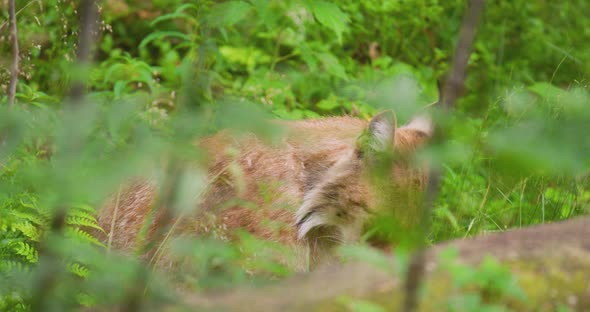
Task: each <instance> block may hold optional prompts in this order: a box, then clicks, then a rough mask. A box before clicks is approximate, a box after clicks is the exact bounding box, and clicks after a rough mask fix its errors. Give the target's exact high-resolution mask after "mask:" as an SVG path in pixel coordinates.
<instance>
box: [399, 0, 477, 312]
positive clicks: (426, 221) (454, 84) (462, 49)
mask: <svg viewBox="0 0 590 312" xmlns="http://www.w3.org/2000/svg"><path fill="white" fill-rule="evenodd" d="M483 7H484V0H472V1H471V4H470V5H469V7H468V9H467V12H466V14H465V18H464V19H463V24H462V26H461V31H460V33H459V42H458V43H457V47H456V49H455V54H454V57H453V63H452V67H451V71H450V73H449V75H448V76H447V79H446V81H445V84H444V87H443V89H442V94H441V95H440V99H439V103H441V104H442V107H443V109H445V110H447V111H449V110H451V108H452V107H453V104H454V103H455V100H456V99H457V98H458V97H459V95H460V94H461V91H462V89H463V87H464V84H465V77H466V75H467V63H468V61H469V56H470V55H471V48H472V46H473V40H474V38H475V30H476V27H477V24H478V21H479V18H480V15H481V12H482V11H483ZM444 137H445V134H444V132H443V131H442V129H440V128H439V129H437V131H436V132H435V137H434V140H433V141H434V143H435V144H436V143H440V142H443V139H444ZM440 177H441V172H440V168H439V166H438V165H436V164H432V168H431V170H430V172H429V174H428V179H429V180H428V181H429V182H428V185H427V187H426V194H425V197H426V198H425V200H424V206H423V207H424V208H423V209H422V213H423V214H422V222H421V229H420V230H421V232H422V235H423V236H424V237H425V236H426V235H427V233H428V232H429V231H430V216H431V213H432V209H433V207H434V203H435V200H436V197H437V195H438V191H439V188H440ZM424 241H425V239H423V240H422V241H420V244H422V245H423V244H424ZM424 253H425V251H424V246H421V248H419V249H418V250H417V251H416V253H415V254H414V256H413V257H412V260H411V261H410V266H409V268H408V273H407V276H406V281H405V282H406V284H405V290H406V296H405V301H404V311H408V312H409V311H415V310H416V308H417V304H418V299H417V298H418V289H419V287H420V284H421V282H422V279H423V276H424V266H425V259H426V258H425V255H424Z"/></svg>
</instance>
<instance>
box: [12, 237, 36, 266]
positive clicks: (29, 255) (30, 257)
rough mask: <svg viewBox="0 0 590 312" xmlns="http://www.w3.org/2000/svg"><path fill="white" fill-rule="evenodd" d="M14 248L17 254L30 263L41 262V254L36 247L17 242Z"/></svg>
mask: <svg viewBox="0 0 590 312" xmlns="http://www.w3.org/2000/svg"><path fill="white" fill-rule="evenodd" d="M13 246H14V247H13V248H14V251H15V253H16V254H17V255H20V256H23V257H24V258H25V259H27V261H28V262H29V263H37V262H38V261H39V253H38V252H37V248H35V247H34V246H31V245H30V244H28V243H25V242H17V243H16V244H14V245H13Z"/></svg>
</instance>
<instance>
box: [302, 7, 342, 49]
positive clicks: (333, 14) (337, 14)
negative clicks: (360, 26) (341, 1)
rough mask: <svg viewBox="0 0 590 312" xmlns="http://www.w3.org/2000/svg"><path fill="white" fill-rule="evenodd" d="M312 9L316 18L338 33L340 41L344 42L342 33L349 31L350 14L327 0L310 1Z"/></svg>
mask: <svg viewBox="0 0 590 312" xmlns="http://www.w3.org/2000/svg"><path fill="white" fill-rule="evenodd" d="M308 4H309V6H310V9H311V11H312V13H313V16H314V17H315V19H316V20H317V21H318V22H319V23H320V24H322V25H324V26H326V27H328V28H330V29H331V30H332V31H334V32H335V33H336V37H337V38H338V42H339V43H340V44H342V33H343V32H345V31H348V25H347V24H348V21H349V18H348V15H346V14H345V13H344V12H342V11H341V10H340V8H339V7H338V6H337V5H335V4H333V3H331V2H327V1H309V3H308Z"/></svg>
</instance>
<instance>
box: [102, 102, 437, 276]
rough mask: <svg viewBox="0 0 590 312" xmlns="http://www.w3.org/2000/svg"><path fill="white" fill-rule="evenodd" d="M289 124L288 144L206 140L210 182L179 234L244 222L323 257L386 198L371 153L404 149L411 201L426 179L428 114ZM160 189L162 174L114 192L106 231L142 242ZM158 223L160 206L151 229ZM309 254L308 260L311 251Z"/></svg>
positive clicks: (396, 162)
mask: <svg viewBox="0 0 590 312" xmlns="http://www.w3.org/2000/svg"><path fill="white" fill-rule="evenodd" d="M282 124H284V125H285V127H286V129H287V134H286V136H285V138H284V139H283V140H282V142H281V143H280V144H278V145H269V144H265V143H263V141H261V140H259V139H258V138H256V137H255V136H253V135H247V136H240V137H235V136H232V135H231V134H229V133H228V132H221V133H219V134H217V135H215V136H212V137H210V138H206V139H204V140H202V141H201V143H200V145H201V147H202V148H204V149H205V150H206V151H207V152H208V153H209V161H208V168H207V170H208V172H209V179H210V181H209V184H210V185H209V188H208V190H207V192H205V193H204V194H203V196H201V198H199V199H198V202H197V203H196V204H195V209H194V212H193V213H189V214H188V215H184V216H182V220H180V222H177V223H178V224H177V226H175V228H174V233H173V235H204V234H210V235H214V236H217V237H219V238H223V239H231V237H232V232H233V231H234V230H235V229H238V228H242V229H245V230H247V231H248V232H250V233H252V234H253V235H255V236H256V237H259V238H262V239H267V240H273V241H277V242H280V243H283V244H287V245H290V246H293V247H296V248H300V249H302V250H303V249H306V250H307V251H308V253H307V254H308V255H310V256H311V261H312V265H314V264H317V263H319V262H321V261H322V259H324V258H326V256H327V254H328V253H329V250H330V249H331V247H332V246H334V245H337V244H339V243H341V242H354V241H356V240H358V239H359V237H360V235H361V231H362V227H363V224H364V223H365V221H366V220H367V218H368V216H369V215H370V214H371V213H372V212H373V211H374V210H375V209H376V207H377V206H379V203H378V200H379V199H378V197H379V196H377V194H376V193H377V192H378V190H376V188H375V187H374V186H373V185H372V183H371V178H370V172H369V171H370V170H369V168H368V167H370V165H369V163H370V161H368V158H370V157H371V156H370V154H371V153H374V152H375V153H379V152H385V151H395V152H396V153H395V154H394V155H395V156H394V159H393V164H392V166H391V167H390V170H391V172H390V173H387V175H386V176H387V177H389V178H390V184H391V185H392V186H393V187H392V188H391V189H393V190H397V191H395V193H396V194H397V195H396V196H394V197H391V200H392V201H399V202H400V205H408V201H404V200H402V198H403V197H404V196H405V195H404V192H405V190H415V189H421V188H422V187H423V185H424V180H425V175H424V172H423V170H421V169H420V168H416V167H415V166H413V165H412V164H411V163H410V162H409V161H408V160H407V159H409V158H408V157H406V156H407V155H409V154H411V153H412V152H413V151H414V150H415V149H416V148H417V147H419V146H421V145H422V144H423V143H424V142H425V141H426V140H427V139H428V137H429V136H430V135H431V133H432V128H431V126H430V122H429V120H428V119H427V118H424V117H421V118H416V119H414V120H413V121H411V122H410V123H408V124H407V125H405V126H402V127H399V128H398V127H397V126H396V120H395V115H394V114H393V113H392V112H386V113H382V114H380V115H377V116H375V117H374V118H373V119H372V120H371V121H370V122H367V121H365V120H362V119H358V118H352V117H332V118H323V119H315V120H306V121H295V122H285V123H282ZM361 137H363V138H364V141H362V142H361V140H359V138H361ZM363 142H364V143H363ZM231 150H233V151H235V152H233V153H232V152H228V151H231ZM156 193H157V188H156V186H155V184H154V183H153V182H150V181H149V180H144V181H139V182H135V183H131V184H130V185H129V186H127V187H126V188H123V190H122V192H120V194H119V195H118V196H113V199H112V200H111V201H110V202H109V204H107V205H106V206H105V207H104V208H103V209H102V210H101V211H100V215H99V222H100V224H101V226H102V227H103V228H104V229H105V230H106V231H107V232H110V234H109V235H110V237H105V238H104V239H105V241H110V243H111V244H112V246H113V247H114V248H117V249H120V250H132V249H134V248H135V247H136V246H135V244H136V241H137V235H138V233H139V231H140V229H141V228H142V225H143V223H144V221H145V220H146V216H147V215H148V212H149V211H150V207H151V206H152V205H153V204H154V202H155V199H156ZM398 193H399V194H398ZM400 209H416V208H415V207H400ZM113 217H114V218H113ZM158 226H159V218H158V215H156V218H155V219H154V221H153V223H152V224H151V227H150V228H149V231H148V236H149V235H150V233H152V232H153V231H154V229H156V228H157V227H158ZM302 254H304V253H303V252H302ZM300 262H301V263H299V266H300V268H301V267H303V266H304V262H305V261H303V260H302V261H300Z"/></svg>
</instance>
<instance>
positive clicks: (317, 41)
mask: <svg viewBox="0 0 590 312" xmlns="http://www.w3.org/2000/svg"><path fill="white" fill-rule="evenodd" d="M78 3H79V1H71V0H46V1H35V0H33V1H17V11H18V16H17V21H18V26H19V42H20V46H21V55H20V57H21V67H20V75H19V84H18V88H17V94H16V102H17V105H16V106H17V108H16V109H14V110H11V111H8V110H4V109H2V110H1V111H0V189H1V190H2V191H1V192H0V279H2V281H3V283H0V310H16V311H23V310H30V309H31V304H32V302H31V299H32V298H31V296H32V292H33V290H34V287H33V285H35V283H37V282H38V281H39V280H41V279H42V277H43V276H44V274H45V272H46V271H45V270H46V269H47V268H52V267H53V266H52V264H47V263H45V262H44V259H49V258H50V257H48V256H47V254H48V253H49V254H51V253H53V254H55V255H56V258H57V259H59V260H60V261H58V262H59V263H58V265H57V267H58V270H57V273H55V276H57V279H58V282H56V287H54V288H52V289H51V298H55V300H54V303H55V305H54V306H52V307H49V308H48V310H56V311H58V310H59V311H61V310H64V309H77V308H79V307H80V306H95V305H99V306H100V307H105V308H106V309H109V308H113V309H114V308H116V307H117V306H118V305H120V304H122V302H124V301H125V300H127V295H128V294H130V293H133V292H134V291H135V290H133V289H129V286H128V285H133V284H134V283H135V282H137V280H138V279H139V276H144V275H145V276H147V280H148V282H147V283H145V284H146V286H145V287H144V288H145V291H144V293H145V294H146V295H145V296H144V298H145V299H144V301H143V302H142V304H143V306H142V307H151V309H156V310H157V308H158V307H159V304H162V303H163V302H169V301H168V300H170V298H171V297H172V296H170V295H169V293H168V292H167V291H166V289H171V288H172V287H170V286H168V284H167V282H166V281H167V280H174V281H175V282H179V283H181V284H182V285H183V286H186V288H187V289H189V290H193V291H203V290H206V289H211V288H227V287H230V286H235V285H236V284H239V285H241V284H243V283H251V282H252V281H261V282H262V281H266V282H268V281H269V280H275V279H278V278H280V277H284V276H289V275H290V274H291V273H292V272H291V271H290V269H289V265H288V263H286V262H289V261H290V259H291V257H292V256H293V255H292V251H289V250H285V248H284V247H283V246H280V245H276V244H272V243H268V242H263V241H259V240H257V239H255V238H254V237H251V236H249V235H248V234H240V235H239V239H238V240H236V242H233V243H228V242H226V241H220V240H218V239H215V237H211V238H209V237H206V238H203V239H200V240H198V241H182V240H181V241H173V242H172V243H171V244H170V245H171V246H170V248H171V250H172V252H173V253H175V254H176V255H177V256H178V257H179V258H181V259H184V260H185V261H186V263H185V265H184V266H183V268H184V269H185V271H183V274H182V276H177V275H175V274H170V276H169V277H170V278H169V279H166V278H163V277H162V276H160V275H159V274H158V273H151V272H147V270H146V269H145V268H144V267H143V266H142V265H141V264H139V263H138V262H137V261H135V260H133V259H130V258H119V257H117V256H115V255H113V254H111V253H108V252H106V249H108V248H106V246H104V243H103V242H101V240H99V239H98V237H99V236H104V234H106V232H108V229H100V228H99V227H98V225H97V221H96V211H95V208H96V207H100V206H101V205H102V204H103V203H104V199H105V198H107V197H108V196H109V194H114V193H115V192H116V190H117V187H118V185H120V184H122V183H124V182H126V181H129V179H130V178H132V177H136V176H141V175H145V174H146V172H148V171H150V170H152V168H154V167H157V165H159V164H160V165H161V164H162V163H163V162H164V161H162V159H171V158H172V159H181V160H183V161H187V162H190V161H195V160H196V161H198V160H200V158H201V157H202V155H201V154H200V152H199V151H198V150H196V149H194V148H193V147H192V146H193V145H192V142H194V139H195V138H198V137H201V136H204V135H208V134H210V133H212V132H214V131H216V130H219V129H221V128H231V129H232V131H237V132H244V131H251V132H254V133H256V134H257V135H259V136H261V137H264V138H266V139H268V140H269V141H273V140H276V139H277V138H278V137H279V136H280V131H279V130H278V129H277V128H276V127H272V126H270V125H269V124H268V123H265V122H262V120H263V119H268V118H270V117H279V118H282V119H301V118H317V117H320V116H330V115H341V114H349V115H353V116H358V117H361V118H368V117H369V116H372V115H374V114H375V113H377V112H379V111H381V110H384V109H393V110H395V111H396V113H397V117H398V121H399V122H400V124H402V123H403V122H405V121H407V120H409V118H411V116H412V115H413V114H414V113H415V112H416V111H419V110H421V109H422V108H423V107H424V106H425V105H426V104H428V103H432V102H434V101H436V100H437V81H441V80H442V79H443V77H444V74H445V73H446V71H447V70H448V68H449V66H450V61H451V57H452V54H453V47H454V44H455V43H456V39H457V34H458V30H459V26H460V22H461V17H462V15H463V12H464V10H465V4H466V2H465V1H457V0H454V1H436V0H411V1H374V0H364V1H353V0H340V1H315V0H314V1H312V0H286V1H274V0H271V1H262V0H249V1H213V0H206V1H202V0H200V1H195V0H190V1H189V0H186V1H185V0H158V1H122V0H110V1H104V2H99V7H100V12H101V22H100V23H99V29H100V36H99V39H98V41H97V44H96V47H95V53H94V54H95V64H94V65H93V66H91V68H90V69H89V70H88V71H87V72H84V71H81V70H80V69H78V68H76V67H75V65H74V59H75V55H76V51H77V48H78V47H77V42H78V38H77V33H78V29H79V26H78V25H79V14H78V13H79V12H78V7H77V6H78ZM3 6H5V2H3V3H1V4H0V8H2V10H0V30H2V32H1V33H2V35H0V56H1V57H0V105H2V107H3V106H4V105H5V103H7V97H6V96H5V94H7V92H6V90H7V88H8V82H9V71H8V68H9V65H10V64H9V63H8V62H9V60H10V59H11V57H10V53H11V49H10V47H11V45H10V44H9V43H8V40H10V36H7V35H5V34H6V33H7V32H6V31H5V30H6V29H7V28H6V25H7V24H6V22H5V21H7V19H8V16H7V10H5V9H4V7H3ZM589 8H590V4H588V3H587V1H583V0H571V1H567V2H551V3H548V2H530V1H525V0H518V1H488V3H487V7H486V10H485V13H484V17H483V20H482V23H481V24H480V27H479V29H478V35H477V39H476V43H475V46H474V50H473V53H472V55H471V58H470V62H469V75H468V78H467V81H466V92H465V94H464V95H463V97H462V98H461V99H460V101H459V103H458V109H457V111H455V112H454V113H453V114H454V115H453V116H452V117H451V116H442V114H441V116H438V115H437V113H433V115H435V117H436V118H437V121H438V122H439V124H440V125H441V126H442V127H443V128H444V129H445V130H446V132H447V133H448V134H449V138H448V141H447V142H444V144H443V145H441V146H432V147H431V148H429V149H427V150H426V151H425V152H424V155H422V156H425V157H431V158H433V159H435V160H442V161H443V162H444V163H445V166H444V177H443V181H442V186H441V189H440V192H439V197H438V201H437V203H436V207H434V215H433V216H432V218H433V220H432V231H431V233H430V235H429V241H431V242H432V243H435V242H439V241H442V240H447V239H453V238H459V237H466V236H472V235H477V234H480V233H487V232H494V231H504V230H507V229H509V228H514V227H521V226H526V225H531V224H540V223H547V222H553V221H557V220H562V219H566V218H571V217H575V216H578V215H582V214H587V213H588V208H587V207H588V205H589V204H590V188H589V186H588V177H587V175H588V159H589V158H590V141H588V140H589V139H588V136H587V135H585V133H586V132H587V125H588V122H589V121H590V110H588V107H590V106H589V104H590V103H589V102H590V96H589V91H588V86H587V81H588V73H589V72H590V54H588V53H587V51H588V50H589V49H590V41H589V40H587V38H588V35H589V32H590V23H589V21H588V19H587V16H586V15H587V14H586V12H587V11H588V9H589ZM377 45H378V47H379V49H377V50H375V51H370V47H376V46H377ZM80 72H82V75H83V77H87V78H88V80H87V82H88V90H87V91H88V96H87V102H88V103H86V105H82V106H81V107H79V108H78V109H71V108H70V107H68V106H67V104H66V103H68V101H67V99H66V98H65V94H67V92H68V90H69V88H70V84H71V81H72V79H73V78H74V77H73V75H74V74H76V73H78V74H79V73H80ZM439 117H440V118H439ZM191 174H192V175H191V176H190V177H189V178H193V180H199V181H200V179H201V180H202V179H204V178H205V177H204V174H203V173H200V172H194V173H191ZM236 174H238V173H236ZM154 175H162V173H161V172H156V173H154ZM189 178H187V180H189ZM183 181H184V180H183ZM185 182H186V181H185ZM185 182H183V183H185ZM186 183H188V182H186ZM191 195H194V194H181V195H179V196H180V197H183V198H184V197H187V198H188V197H190V196H191ZM184 199H186V198H184ZM184 199H181V200H179V203H177V205H176V206H177V207H175V209H177V210H175V211H177V212H178V211H181V212H182V211H184V210H186V206H187V204H186V203H185V202H187V201H186V200H184ZM188 202H190V201H188ZM183 207H184V208H183ZM63 208H66V209H67V210H68V215H67V217H66V220H65V221H66V222H65V223H66V224H65V229H64V231H63V235H61V236H60V235H57V237H54V234H55V233H49V232H50V231H48V230H49V229H50V227H51V225H50V223H51V220H52V218H53V216H54V214H55V212H56V211H58V210H59V209H63ZM183 209H184V210H183ZM381 221H382V222H381V223H382V224H384V225H385V228H386V229H387V225H388V224H391V223H390V222H388V221H387V220H381ZM369 234H370V233H369ZM46 242H51V244H49V243H46ZM45 245H48V246H49V247H48V248H45V247H43V246H45ZM44 248H45V249H44ZM342 252H343V254H344V256H345V258H346V257H349V258H354V259H364V260H366V261H368V262H372V263H375V264H377V265H380V266H381V267H386V266H387V262H386V260H385V259H384V258H383V257H382V254H381V253H379V252H378V251H376V250H366V249H364V247H350V248H348V249H344V250H343V251H342ZM285 259H287V260H285ZM400 259H401V258H400ZM400 259H398V260H399V261H401V263H405V262H404V260H403V259H401V260H400ZM152 260H153V261H152V264H153V262H159V261H160V258H158V257H156V258H154V259H152ZM402 267H403V265H402ZM445 268H446V269H447V270H449V272H450V274H451V275H452V280H453V285H452V286H453V287H454V289H456V290H457V291H458V295H457V296H456V297H454V298H452V299H451V300H450V301H449V306H448V307H447V308H448V309H449V310H456V305H457V304H458V303H459V302H461V304H465V305H466V306H468V309H469V307H470V308H471V309H473V310H477V309H484V308H485V309H488V308H489V309H493V308H494V307H495V306H494V305H493V304H494V302H496V301H498V300H501V298H504V297H506V296H508V297H516V298H517V299H518V298H519V293H518V291H517V290H516V289H515V288H514V287H513V284H512V280H511V279H510V275H509V274H508V272H507V271H506V270H505V269H503V268H502V267H500V266H498V265H497V264H496V263H494V262H493V261H491V260H489V261H486V262H484V263H483V264H482V266H481V267H479V268H476V269H473V268H467V267H463V266H455V265H451V264H448V265H447V266H446V267H445ZM402 270H403V268H402ZM146 272H147V273H146ZM144 273H145V274H144ZM397 273H400V272H397ZM401 273H403V272H401ZM401 273H400V274H401ZM4 281H8V283H4ZM471 288H477V289H479V290H482V291H483V292H484V293H485V295H484V296H481V295H475V294H473V293H470V292H469V289H471ZM343 304H344V305H346V306H347V307H349V309H351V310H358V311H380V310H381V308H380V307H379V306H377V305H375V304H373V303H370V302H364V301H353V300H351V301H346V302H343ZM564 307H565V306H564ZM564 309H565V308H564Z"/></svg>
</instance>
